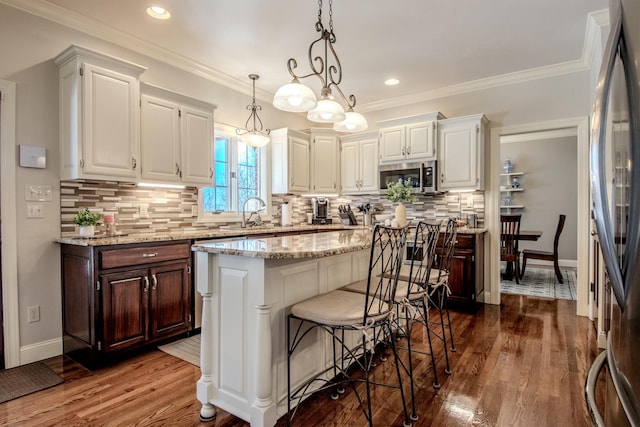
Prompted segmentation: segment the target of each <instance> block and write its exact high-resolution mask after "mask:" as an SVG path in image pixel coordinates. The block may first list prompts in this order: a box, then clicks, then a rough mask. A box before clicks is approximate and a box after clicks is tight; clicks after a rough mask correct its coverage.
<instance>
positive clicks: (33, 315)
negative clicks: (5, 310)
mask: <svg viewBox="0 0 640 427" xmlns="http://www.w3.org/2000/svg"><path fill="white" fill-rule="evenodd" d="M39 321H40V306H39V305H33V306H31V307H27V322H29V323H33V322H39Z"/></svg>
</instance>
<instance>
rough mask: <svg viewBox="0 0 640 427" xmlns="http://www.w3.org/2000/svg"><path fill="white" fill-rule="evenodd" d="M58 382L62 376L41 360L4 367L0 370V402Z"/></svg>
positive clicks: (60, 381)
mask: <svg viewBox="0 0 640 427" xmlns="http://www.w3.org/2000/svg"><path fill="white" fill-rule="evenodd" d="M60 383H62V378H60V377H59V376H58V375H56V373H55V372H53V371H52V370H51V368H49V367H48V366H47V365H45V364H44V363H42V362H35V363H30V364H28V365H23V366H18V367H16V368H10V369H5V370H3V371H0V403H4V402H7V401H9V400H13V399H16V398H18V397H22V396H26V395H27V394H31V393H35V392H36V391H40V390H44V389H46V388H49V387H53V386H54V385H58V384H60Z"/></svg>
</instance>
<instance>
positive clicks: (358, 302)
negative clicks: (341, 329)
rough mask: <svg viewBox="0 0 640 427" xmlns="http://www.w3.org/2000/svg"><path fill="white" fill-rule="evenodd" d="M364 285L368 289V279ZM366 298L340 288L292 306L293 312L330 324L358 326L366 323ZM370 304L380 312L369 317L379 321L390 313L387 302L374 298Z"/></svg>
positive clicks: (301, 316)
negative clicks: (364, 308)
mask: <svg viewBox="0 0 640 427" xmlns="http://www.w3.org/2000/svg"><path fill="white" fill-rule="evenodd" d="M358 283H359V282H358ZM364 286H365V289H366V286H367V281H366V280H365V281H364ZM364 300H365V297H364V295H363V294H360V293H356V292H348V291H345V290H341V289H338V290H335V291H332V292H328V293H326V294H321V295H318V296H315V297H313V298H309V299H308V300H305V301H302V302H299V303H297V304H295V305H294V306H293V307H291V314H292V315H294V316H296V317H299V318H302V319H306V320H310V321H312V322H316V323H321V324H324V325H329V326H357V325H362V324H363V323H364V312H363V310H362V307H364V304H365V302H364ZM370 304H371V307H372V308H374V309H376V310H377V309H378V308H380V309H379V310H378V313H374V312H371V311H370V312H369V317H372V318H373V319H374V320H376V321H378V320H379V319H381V318H383V317H384V316H386V315H388V313H389V309H388V307H387V304H386V303H384V302H382V301H379V300H377V299H375V298H373V299H372V300H370ZM381 312H382V313H384V314H383V315H382V316H380V313H381ZM378 316H379V318H378Z"/></svg>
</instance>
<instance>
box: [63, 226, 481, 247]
mask: <svg viewBox="0 0 640 427" xmlns="http://www.w3.org/2000/svg"><path fill="white" fill-rule="evenodd" d="M311 230H313V231H318V232H324V231H337V230H367V231H368V232H370V230H371V228H370V227H364V226H362V225H354V226H348V225H346V226H345V225H341V224H332V225H309V224H299V225H292V226H287V227H281V226H271V225H268V226H260V227H248V228H240V227H226V228H222V227H221V228H211V229H209V230H179V231H173V232H154V233H135V234H134V233H131V234H127V235H121V236H115V237H111V236H106V235H104V234H102V235H100V234H99V235H97V236H94V237H91V238H82V237H73V236H71V237H66V236H63V237H59V238H57V239H55V242H57V243H63V244H67V245H76V246H107V245H128V244H132V243H146V242H164V241H175V240H202V239H220V238H225V237H236V236H240V237H242V236H247V235H257V234H273V233H286V232H297V231H311ZM486 231H487V229H486V228H467V227H460V228H458V233H460V234H482V233H485V232H486ZM285 237H288V236H285ZM292 237H293V236H292Z"/></svg>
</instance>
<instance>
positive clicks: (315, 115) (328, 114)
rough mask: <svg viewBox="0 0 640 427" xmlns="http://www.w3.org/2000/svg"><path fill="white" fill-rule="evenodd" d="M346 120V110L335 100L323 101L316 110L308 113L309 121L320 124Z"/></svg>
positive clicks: (319, 102)
mask: <svg viewBox="0 0 640 427" xmlns="http://www.w3.org/2000/svg"><path fill="white" fill-rule="evenodd" d="M345 118H346V115H345V112H344V108H342V105H340V104H338V103H337V102H336V101H334V100H333V99H321V100H320V101H318V105H317V106H316V108H314V109H313V110H311V111H309V112H308V113H307V119H309V120H311V121H312V122H318V123H335V122H341V121H343V120H344V119H345Z"/></svg>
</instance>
